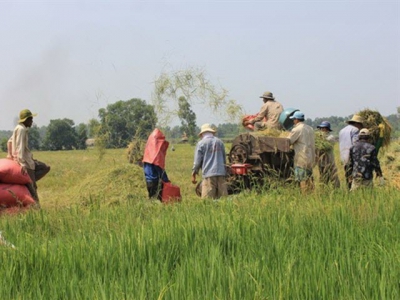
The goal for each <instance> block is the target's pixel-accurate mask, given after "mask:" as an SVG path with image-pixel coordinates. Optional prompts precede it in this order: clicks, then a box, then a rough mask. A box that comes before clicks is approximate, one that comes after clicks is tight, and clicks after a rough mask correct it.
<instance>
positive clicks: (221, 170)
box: [192, 123, 228, 199]
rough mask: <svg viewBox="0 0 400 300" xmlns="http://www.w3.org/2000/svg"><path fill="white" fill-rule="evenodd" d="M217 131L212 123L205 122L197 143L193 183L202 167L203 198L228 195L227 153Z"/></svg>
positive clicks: (216, 197) (195, 181)
mask: <svg viewBox="0 0 400 300" xmlns="http://www.w3.org/2000/svg"><path fill="white" fill-rule="evenodd" d="M215 133H216V131H215V130H214V129H213V128H212V127H211V126H210V124H207V123H206V124H203V125H202V126H201V130H200V133H199V136H200V138H201V140H200V141H199V142H198V143H197V145H196V150H195V153H194V163H193V168H192V183H193V184H196V183H197V180H196V176H197V175H198V174H199V171H200V169H201V172H202V177H203V180H202V181H201V198H212V199H218V198H220V197H223V196H226V195H228V186H227V182H226V167H225V166H226V155H225V146H224V143H223V142H222V141H221V140H220V139H219V138H217V137H216V136H215Z"/></svg>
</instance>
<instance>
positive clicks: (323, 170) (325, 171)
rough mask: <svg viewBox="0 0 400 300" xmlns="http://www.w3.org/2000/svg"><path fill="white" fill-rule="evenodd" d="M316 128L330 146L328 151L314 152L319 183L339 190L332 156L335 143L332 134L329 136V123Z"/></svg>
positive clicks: (326, 122) (319, 150) (318, 150)
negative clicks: (330, 185)
mask: <svg viewBox="0 0 400 300" xmlns="http://www.w3.org/2000/svg"><path fill="white" fill-rule="evenodd" d="M317 128H318V129H319V130H320V132H321V133H322V138H323V139H324V140H325V141H326V142H327V143H329V144H330V146H331V147H328V148H329V149H326V150H323V149H317V152H316V155H317V160H318V169H319V174H320V178H321V181H322V182H323V183H325V184H329V183H331V184H332V185H333V187H335V188H339V187H340V181H339V176H338V174H337V168H336V163H335V156H334V154H333V145H334V143H335V138H334V136H333V135H332V134H330V132H331V131H332V129H331V123H329V122H328V121H323V122H321V124H320V125H318V126H317Z"/></svg>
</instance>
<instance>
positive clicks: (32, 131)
mask: <svg viewBox="0 0 400 300" xmlns="http://www.w3.org/2000/svg"><path fill="white" fill-rule="evenodd" d="M28 134H29V139H28V147H29V149H30V150H39V149H40V144H41V137H40V131H39V127H37V126H36V125H33V126H32V127H31V128H29V131H28Z"/></svg>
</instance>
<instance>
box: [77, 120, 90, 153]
mask: <svg viewBox="0 0 400 300" xmlns="http://www.w3.org/2000/svg"><path fill="white" fill-rule="evenodd" d="M87 131H88V127H87V126H86V124H83V123H81V124H79V125H78V126H77V127H76V135H77V138H76V149H86V148H87V147H86V140H87V138H88V136H87Z"/></svg>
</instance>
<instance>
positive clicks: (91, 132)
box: [87, 119, 101, 138]
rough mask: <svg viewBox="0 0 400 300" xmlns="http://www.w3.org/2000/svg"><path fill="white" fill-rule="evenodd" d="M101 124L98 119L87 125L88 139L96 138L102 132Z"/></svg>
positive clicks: (90, 121)
mask: <svg viewBox="0 0 400 300" xmlns="http://www.w3.org/2000/svg"><path fill="white" fill-rule="evenodd" d="M100 127H101V124H100V122H99V121H98V120H96V119H90V120H89V123H88V125H87V130H88V137H90V138H95V137H96V136H97V135H98V134H99V131H100Z"/></svg>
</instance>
